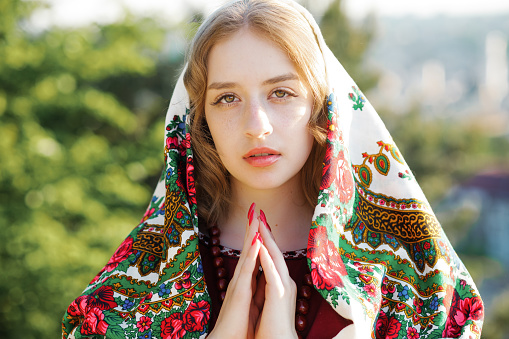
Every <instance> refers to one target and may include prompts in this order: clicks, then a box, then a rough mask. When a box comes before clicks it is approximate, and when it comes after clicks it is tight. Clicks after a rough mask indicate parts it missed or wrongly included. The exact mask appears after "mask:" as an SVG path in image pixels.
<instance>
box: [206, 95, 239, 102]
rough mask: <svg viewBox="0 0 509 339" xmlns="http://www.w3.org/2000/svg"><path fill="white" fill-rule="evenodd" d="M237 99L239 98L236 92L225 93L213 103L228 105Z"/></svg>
mask: <svg viewBox="0 0 509 339" xmlns="http://www.w3.org/2000/svg"><path fill="white" fill-rule="evenodd" d="M235 101H238V100H237V97H236V96H235V95H234V94H225V95H222V96H220V97H218V98H217V99H216V100H215V101H214V102H213V103H212V105H218V104H223V105H228V104H233V103H234V102H235Z"/></svg>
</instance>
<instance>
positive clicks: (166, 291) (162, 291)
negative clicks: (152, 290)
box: [157, 284, 171, 297]
mask: <svg viewBox="0 0 509 339" xmlns="http://www.w3.org/2000/svg"><path fill="white" fill-rule="evenodd" d="M170 292H171V288H166V284H162V285H161V286H159V293H157V294H159V296H160V297H162V296H163V295H165V294H170Z"/></svg>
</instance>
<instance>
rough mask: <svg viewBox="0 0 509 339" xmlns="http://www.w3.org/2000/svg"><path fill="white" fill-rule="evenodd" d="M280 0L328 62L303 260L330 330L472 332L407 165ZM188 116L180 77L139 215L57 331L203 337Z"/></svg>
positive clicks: (456, 265) (470, 294)
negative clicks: (151, 188)
mask: <svg viewBox="0 0 509 339" xmlns="http://www.w3.org/2000/svg"><path fill="white" fill-rule="evenodd" d="M285 2H286V3H288V4H289V5H290V6H293V7H294V8H296V9H297V10H298V11H299V12H300V13H302V15H303V16H305V17H306V19H307V21H308V22H309V24H310V26H311V27H312V28H313V30H314V32H315V35H316V37H317V40H318V44H319V46H320V49H321V51H322V54H323V58H324V61H325V66H326V73H327V81H328V87H329V96H328V100H327V114H328V122H327V148H326V155H325V159H324V161H323V164H324V165H323V172H322V181H321V186H320V192H319V196H318V201H317V205H316V208H315V211H314V215H313V220H312V225H310V233H309V238H308V248H307V258H308V264H309V268H310V271H311V276H312V279H313V284H314V286H315V288H316V289H317V291H318V292H319V293H320V294H321V295H322V296H323V298H324V299H326V300H327V301H328V302H329V304H330V305H331V306H332V307H333V308H334V310H335V311H336V312H337V313H339V314H340V315H341V316H343V317H344V318H347V319H350V320H352V322H353V323H352V325H350V326H348V327H347V328H345V329H344V330H342V331H341V332H340V333H338V334H337V336H336V337H335V338H359V339H360V338H411V339H417V338H460V337H461V338H479V337H480V333H481V327H482V321H483V316H484V311H483V304H482V300H481V298H480V296H479V293H478V290H477V288H476V286H475V284H474V282H473V280H472V278H471V276H470V274H469V273H468V271H467V270H466V268H465V267H464V265H463V264H462V262H461V260H460V259H459V258H458V256H457V254H456V253H455V251H454V249H453V248H452V246H451V244H450V242H449V241H448V239H447V237H446V236H445V234H444V232H443V230H442V228H441V226H440V224H439V222H438V221H437V219H436V217H435V215H434V214H433V212H432V210H431V208H430V206H429V203H428V202H427V200H426V198H425V196H424V194H423V193H422V190H421V188H420V187H419V185H418V184H417V182H416V180H415V178H414V176H413V174H412V172H411V170H410V169H409V167H408V165H407V164H406V163H405V161H404V159H403V157H402V155H401V153H400V152H399V150H398V148H397V146H396V145H395V143H394V141H393V140H392V138H391V136H390V134H389V132H388V131H387V129H386V128H385V126H384V124H383V122H382V121H381V120H380V118H379V116H378V114H377V113H376V111H375V110H374V109H373V107H372V106H371V104H370V103H369V102H368V101H367V100H366V98H365V97H364V95H363V94H362V92H361V91H360V90H359V89H358V87H357V86H356V84H355V83H354V81H353V80H352V79H351V78H350V76H349V75H348V74H347V72H346V71H345V70H344V68H343V67H342V66H341V64H340V63H339V61H338V60H337V59H336V58H335V57H334V55H333V54H332V52H331V51H330V50H329V48H328V47H327V45H326V44H325V42H324V40H323V37H322V34H321V32H320V29H319V28H318V25H317V24H316V22H315V20H314V19H313V17H312V16H311V15H310V14H309V12H308V11H307V10H306V9H304V8H303V7H302V6H300V5H298V4H297V3H295V2H293V1H291V0H285ZM188 112H189V98H188V95H187V92H186V90H185V87H184V84H183V79H182V76H181V77H180V78H179V80H178V82H177V84H176V87H175V90H174V93H173V96H172V99H171V102H170V106H169V108H168V112H167V116H166V131H165V144H164V158H165V169H164V171H163V174H162V176H161V179H160V181H159V183H158V185H157V187H156V189H155V192H154V195H153V197H152V200H151V202H150V204H149V207H148V208H147V212H146V213H145V216H144V217H143V219H142V221H141V223H140V224H139V225H138V226H137V227H136V228H135V229H134V230H133V231H132V232H131V233H130V234H129V235H128V236H127V238H126V239H125V241H124V242H123V243H122V244H121V245H120V247H119V248H118V249H117V250H116V252H115V253H114V255H113V256H112V257H111V259H110V260H109V262H108V263H107V264H106V266H105V267H104V268H103V269H102V270H101V271H100V272H99V273H98V275H97V276H96V277H95V278H94V279H93V280H92V281H91V282H90V284H89V285H88V287H87V288H86V289H85V290H84V292H83V294H82V295H81V296H80V297H78V298H77V299H75V300H74V301H73V302H72V303H71V305H70V306H69V307H68V309H67V312H66V313H65V315H64V318H63V324H62V333H63V338H85V337H87V338H88V337H92V338H102V337H107V338H153V339H155V338H172V339H173V338H204V337H206V335H207V333H208V330H209V328H208V321H209V317H210V296H209V294H208V292H207V285H206V283H205V280H204V275H203V267H202V260H201V256H200V253H199V248H198V216H197V206H196V203H197V202H196V190H195V186H194V166H193V152H192V148H191V143H192V139H191V136H190V134H189V132H188V131H189V126H188V124H187V123H188V121H187V120H188V119H187V117H188ZM212 288H214V287H212Z"/></svg>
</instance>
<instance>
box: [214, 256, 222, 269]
mask: <svg viewBox="0 0 509 339" xmlns="http://www.w3.org/2000/svg"><path fill="white" fill-rule="evenodd" d="M213 263H214V266H215V267H223V264H224V261H223V258H221V257H215V258H214V260H213Z"/></svg>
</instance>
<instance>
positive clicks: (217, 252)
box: [210, 246, 221, 257]
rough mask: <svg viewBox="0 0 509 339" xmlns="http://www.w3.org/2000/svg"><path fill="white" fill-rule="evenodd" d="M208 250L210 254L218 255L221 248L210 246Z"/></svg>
mask: <svg viewBox="0 0 509 339" xmlns="http://www.w3.org/2000/svg"><path fill="white" fill-rule="evenodd" d="M210 252H211V253H212V256H214V257H219V256H220V255H221V249H220V248H219V247H217V246H212V248H211V249H210Z"/></svg>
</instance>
